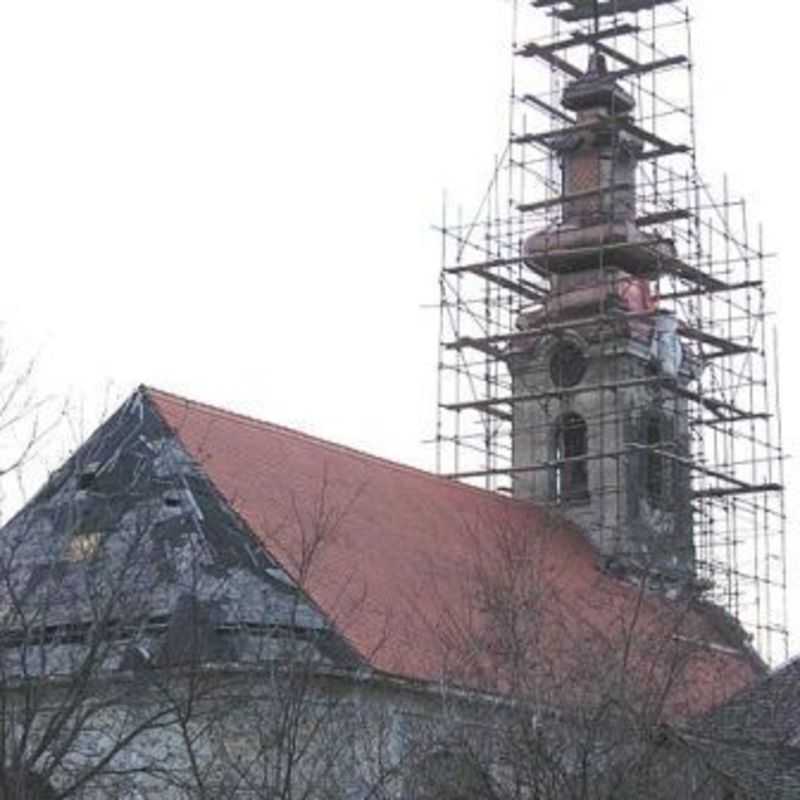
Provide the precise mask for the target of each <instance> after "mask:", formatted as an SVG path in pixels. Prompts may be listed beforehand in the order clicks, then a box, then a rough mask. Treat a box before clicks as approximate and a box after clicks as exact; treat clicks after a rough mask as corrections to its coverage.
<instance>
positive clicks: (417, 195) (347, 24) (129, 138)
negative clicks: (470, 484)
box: [0, 0, 800, 646]
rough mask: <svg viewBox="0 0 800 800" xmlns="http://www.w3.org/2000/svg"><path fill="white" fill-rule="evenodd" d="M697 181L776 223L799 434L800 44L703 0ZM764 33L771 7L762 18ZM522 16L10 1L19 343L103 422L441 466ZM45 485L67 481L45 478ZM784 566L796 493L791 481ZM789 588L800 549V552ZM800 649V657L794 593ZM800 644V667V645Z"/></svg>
mask: <svg viewBox="0 0 800 800" xmlns="http://www.w3.org/2000/svg"><path fill="white" fill-rule="evenodd" d="M694 5H695V9H696V12H697V14H698V18H697V25H696V28H695V55H696V66H697V72H696V80H697V88H698V97H697V106H698V118H699V123H700V156H701V165H703V167H704V169H703V171H704V174H706V175H707V176H710V177H711V178H712V179H717V178H719V176H720V175H721V174H722V172H723V171H725V170H727V171H728V172H729V173H730V178H731V186H732V188H733V189H734V190H736V191H738V192H741V193H743V194H744V195H745V196H746V197H748V199H749V201H750V202H751V203H752V205H751V209H750V210H751V216H752V217H753V218H754V219H763V220H764V222H765V223H766V232H767V245H768V249H771V250H778V251H780V253H781V258H780V260H778V261H775V262H773V263H772V265H771V266H770V279H771V284H770V288H769V291H770V295H771V298H772V305H773V307H774V308H776V310H777V311H778V312H779V316H778V318H777V321H778V324H779V330H780V336H781V342H782V358H781V368H782V400H783V408H784V423H785V426H784V427H785V431H784V432H785V442H784V443H785V445H786V446H787V448H788V449H789V450H790V451H792V450H796V449H797V448H796V445H795V443H796V442H797V440H798V433H799V432H800V414H798V413H797V411H796V409H797V408H798V404H800V374H799V373H800V370H798V365H800V360H798V359H796V358H795V352H796V351H795V347H796V346H797V344H796V343H798V342H800V313H797V312H795V311H794V308H793V301H794V299H795V297H796V295H797V287H798V285H799V283H800V280H799V279H798V277H797V276H796V269H797V267H796V264H797V263H798V262H800V238H799V237H798V236H796V235H795V228H796V226H797V222H796V219H795V216H796V211H795V209H796V207H797V205H798V203H797V200H796V192H797V187H798V186H800V181H798V177H799V176H798V171H799V170H798V158H797V154H796V150H797V147H796V144H795V142H794V139H795V138H796V131H797V99H796V98H797V96H798V91H797V88H798V87H797V83H796V82H797V80H798V78H797V69H796V65H795V63H794V61H793V58H792V57H793V55H794V50H795V48H796V41H795V40H796V36H795V34H794V28H795V26H794V25H793V24H792V23H793V21H792V20H791V19H790V18H789V15H788V14H787V11H786V3H785V0H784V1H783V2H781V0H761V2H760V3H759V4H757V5H756V6H754V5H753V4H749V3H744V2H741V0H734V1H733V2H732V1H731V0H727V2H712V0H696V2H695V4H694ZM753 9H758V10H759V11H758V13H756V12H755V11H754V10H753ZM507 11H508V4H507V2H504V0H403V2H394V3H393V2H377V0H339V2H337V3H329V2H323V1H322V0H312V2H304V3H298V2H287V1H284V2H276V1H275V0H259V1H258V2H256V1H254V0H229V2H220V1H219V0H216V2H211V1H210V0H137V1H136V2H131V1H130V0H128V2H121V0H69V2H65V0H25V2H21V1H19V0H17V1H16V2H9V0H4V1H3V2H0V120H1V121H2V122H1V124H0V321H2V324H3V327H2V329H0V333H2V337H3V339H4V340H5V344H6V347H7V348H8V349H9V351H10V353H11V355H12V357H13V358H14V359H16V360H17V362H18V363H19V362H21V361H23V360H24V359H26V358H29V357H31V356H32V355H36V356H37V357H38V361H39V363H38V370H37V377H36V388H37V390H38V391H39V392H40V393H41V394H43V395H54V396H59V397H61V396H65V395H66V396H69V397H70V398H72V400H73V402H74V403H75V404H80V403H81V402H83V403H84V404H85V408H86V416H87V419H88V420H90V422H88V423H86V424H87V426H88V427H89V428H91V427H92V424H91V420H93V419H95V418H96V415H97V414H99V409H100V407H101V406H102V405H103V403H104V402H105V398H106V396H107V395H108V393H109V390H108V387H109V386H111V387H112V388H111V390H110V393H111V395H112V397H113V402H114V403H116V401H117V400H118V399H120V398H121V397H123V396H124V395H125V394H127V393H128V392H129V391H130V390H131V389H132V388H133V387H135V386H136V385H137V384H139V383H148V384H151V385H155V386H158V387H160V388H163V389H167V390H171V391H174V392H177V393H180V394H185V395H187V396H190V397H194V398H197V399H202V400H205V401H207V402H211V403H215V404H219V405H222V406H227V407H230V408H232V409H235V410H238V411H241V412H244V413H249V414H253V415H255V416H258V417H262V418H265V419H268V420H271V421H275V422H279V423H282V424H286V425H290V426H294V427H298V428H301V429H303V430H305V431H308V432H310V433H314V434H317V435H320V436H323V437H327V438H331V439H333V440H336V441H340V442H343V443H347V444H350V445H352V446H355V447H360V448H363V449H366V450H368V451H371V452H374V453H377V454H380V455H384V456H387V457H390V458H393V459H396V460H399V461H405V462H408V463H412V464H416V465H419V466H423V467H431V466H432V464H433V451H432V449H431V448H425V447H423V445H422V444H421V440H422V439H423V438H426V437H428V436H429V435H430V434H431V433H432V431H433V422H434V414H435V380H436V369H435V366H436V340H437V317H436V312H435V311H424V310H422V308H421V306H422V305H423V304H426V303H435V302H436V300H437V274H438V268H439V241H438V239H437V237H436V235H435V234H434V233H432V232H431V231H430V225H431V224H434V223H436V222H437V221H438V219H439V214H440V205H441V196H442V190H443V189H444V188H447V189H448V193H449V195H450V197H451V198H454V199H460V200H462V201H463V202H464V205H465V208H468V209H469V208H470V207H471V206H473V205H474V202H475V200H476V198H477V197H478V195H479V193H480V192H481V191H482V189H483V188H484V186H485V183H486V181H487V179H488V176H489V174H490V170H491V167H492V159H493V156H494V154H495V153H497V152H499V151H500V150H501V149H502V147H503V144H504V140H505V136H506V133H507V130H506V118H505V113H506V107H507V102H506V98H507V95H508V76H509V57H508V32H509V31H508V14H507ZM50 458H51V460H52V456H51V457H50ZM788 477H789V481H790V484H789V494H788V498H789V511H790V525H789V536H790V541H792V540H793V538H794V535H795V532H796V530H797V524H798V522H800V494H798V491H799V490H800V471H799V470H797V469H795V468H792V467H791V466H790V469H789V475H788ZM790 554H791V555H792V560H790V565H789V566H790V583H791V582H792V581H796V578H795V575H796V570H794V569H793V568H792V567H793V564H796V563H797V556H798V554H800V548H798V547H796V546H794V545H793V542H792V547H791V549H790ZM792 600H793V604H794V605H795V606H796V609H795V615H794V627H795V629H797V630H798V631H800V592H796V593H795V594H793V595H792ZM797 645H798V646H800V638H798V641H797Z"/></svg>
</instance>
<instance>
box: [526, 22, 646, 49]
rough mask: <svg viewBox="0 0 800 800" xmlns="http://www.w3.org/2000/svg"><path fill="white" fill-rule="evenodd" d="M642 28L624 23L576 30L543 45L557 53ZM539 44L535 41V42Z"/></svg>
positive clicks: (624, 34)
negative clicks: (601, 28)
mask: <svg viewBox="0 0 800 800" xmlns="http://www.w3.org/2000/svg"><path fill="white" fill-rule="evenodd" d="M640 30H641V28H639V27H638V26H637V25H629V24H628V23H623V24H622V25H614V26H612V27H610V28H604V29H603V30H600V31H597V32H596V33H583V32H580V31H575V32H574V33H573V34H572V35H571V36H570V37H569V38H568V39H561V40H560V41H557V42H553V43H552V44H548V45H543V46H542V49H544V50H546V51H547V52H548V53H555V52H556V51H557V50H568V49H569V48H571V47H578V46H581V45H585V44H595V43H597V42H599V41H601V40H603V39H614V38H616V37H617V36H626V35H627V34H629V33H638V32H639V31H640ZM533 44H534V45H535V46H539V45H537V44H536V43H535V42H534V43H533ZM526 47H527V44H525V45H523V46H522V48H521V50H520V53H521V54H522V53H523V52H524V50H525V48H526Z"/></svg>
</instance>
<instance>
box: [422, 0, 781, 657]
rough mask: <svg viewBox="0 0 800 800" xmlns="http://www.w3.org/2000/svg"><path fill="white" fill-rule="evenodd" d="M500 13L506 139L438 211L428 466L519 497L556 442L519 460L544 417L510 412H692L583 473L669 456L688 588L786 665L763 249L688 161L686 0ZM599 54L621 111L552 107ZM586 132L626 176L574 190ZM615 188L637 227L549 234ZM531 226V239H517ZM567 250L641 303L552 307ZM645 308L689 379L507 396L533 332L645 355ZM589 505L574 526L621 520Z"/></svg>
mask: <svg viewBox="0 0 800 800" xmlns="http://www.w3.org/2000/svg"><path fill="white" fill-rule="evenodd" d="M513 15H514V21H513V25H514V30H513V63H514V68H513V75H512V89H511V113H510V119H511V130H510V134H509V138H508V145H507V147H506V150H505V152H504V153H503V155H502V157H500V158H499V159H497V162H496V164H495V170H494V175H493V179H492V181H491V183H490V186H489V187H488V190H487V191H486V194H485V196H484V198H483V202H482V203H481V205H480V208H479V209H478V210H477V212H476V213H475V214H474V215H473V216H471V217H470V218H468V219H465V218H459V219H456V220H453V219H452V217H451V215H450V214H449V212H448V210H447V209H445V210H444V212H443V219H442V222H441V226H440V230H441V234H442V254H443V255H442V257H443V262H442V270H441V276H440V313H441V322H440V331H441V337H440V355H439V398H438V400H439V414H438V419H437V431H436V444H437V469H438V471H439V472H440V474H443V475H447V476H450V477H452V478H454V479H458V480H462V481H466V482H469V483H472V484H474V485H478V486H482V487H484V488H486V489H490V490H494V491H498V492H506V493H513V494H517V495H519V494H520V491H519V487H518V484H517V481H518V480H522V479H524V478H525V476H526V475H528V474H536V473H551V474H552V475H553V476H554V477H553V479H552V480H551V482H550V484H549V485H550V486H556V487H557V485H558V482H559V481H560V480H562V479H563V475H564V473H563V470H564V469H565V466H567V467H568V466H569V464H568V462H569V461H570V456H569V453H567V452H566V451H564V450H559V449H558V446H556V447H555V450H553V449H552V448H542V449H541V450H540V451H539V452H538V454H535V455H536V457H535V458H534V459H533V463H520V461H519V457H515V455H514V449H515V444H514V437H515V435H516V436H519V433H520V430H519V429H520V426H521V425H522V424H525V425H527V426H528V429H527V431H526V433H529V434H530V435H531V436H536V435H537V434H536V431H534V430H533V429H532V428H533V427H534V426H536V425H538V424H541V425H550V424H551V423H550V422H549V421H547V418H546V417H544V418H542V419H543V420H544V421H542V422H536V421H535V420H536V419H538V418H534V417H531V416H528V417H525V422H524V423H523V421H522V420H523V417H522V416H521V415H520V413H519V409H520V408H521V407H523V406H524V405H525V404H528V405H530V404H531V403H535V404H539V405H541V406H542V407H543V408H544V407H546V406H547V404H548V403H551V402H559V401H563V400H564V399H565V398H566V397H568V396H570V395H580V394H587V393H594V396H599V393H602V396H603V398H605V399H604V400H603V402H602V403H600V404H598V403H595V404H594V405H593V406H592V408H593V412H592V416H591V418H588V419H585V424H586V425H587V426H588V427H589V428H597V427H603V428H604V429H611V428H614V427H616V428H617V429H619V430H620V431H622V429H623V428H624V427H625V425H626V420H627V419H628V418H629V416H630V413H631V410H630V408H629V407H627V406H626V407H623V404H622V400H620V399H619V398H622V397H623V391H622V390H623V389H629V388H631V387H635V388H637V389H641V390H642V391H643V392H646V393H647V396H648V397H649V398H651V400H650V402H652V398H653V397H655V398H657V402H658V403H659V404H660V406H661V407H662V408H663V409H665V410H667V411H669V412H670V413H675V414H679V413H680V414H684V415H688V423H687V425H688V427H687V430H688V434H687V443H686V447H685V448H684V449H683V450H676V449H675V448H668V447H665V446H664V444H663V442H662V441H661V439H658V438H656V439H653V440H649V439H647V437H646V436H645V437H644V439H642V438H641V437H638V438H637V437H636V436H630V435H627V434H626V433H625V432H624V431H622V432H621V433H620V435H619V436H618V437H617V439H616V440H615V441H617V442H618V443H619V444H618V446H615V447H613V448H612V447H602V446H597V447H595V449H594V450H592V449H591V448H590V449H589V451H588V452H587V453H585V454H583V455H582V456H581V460H582V461H584V462H586V461H588V460H597V461H600V462H602V463H603V464H604V465H605V466H604V469H603V471H602V472H600V471H597V472H596V473H595V474H597V475H603V476H605V477H604V478H603V482H602V485H598V484H597V482H596V483H595V485H592V486H591V492H592V494H593V496H594V497H599V496H601V495H604V494H605V495H614V494H617V493H619V492H620V491H621V488H620V487H621V486H623V485H624V483H625V475H626V474H629V472H626V471H629V470H630V464H631V460H632V459H634V458H636V455H637V453H638V452H641V451H642V450H644V451H646V452H649V453H655V454H656V455H658V456H659V457H660V458H661V459H662V461H667V462H671V463H674V464H675V465H677V468H679V469H680V470H682V473H685V475H686V486H687V492H686V493H684V494H683V495H682V496H681V497H680V498H677V497H676V498H674V502H681V503H684V504H685V505H686V507H687V509H689V515H690V518H691V531H692V540H693V553H692V559H693V564H694V571H695V573H696V577H697V581H698V584H703V585H705V586H706V596H707V597H708V598H709V599H711V600H713V601H714V602H716V603H718V604H720V605H722V606H723V607H724V608H726V609H727V610H728V611H729V612H730V613H731V614H733V615H734V616H736V617H737V618H738V619H739V620H740V621H741V622H742V624H743V625H744V626H745V628H746V629H747V630H748V631H749V632H751V633H752V635H753V637H754V642H753V643H754V646H755V647H756V649H757V650H758V651H759V652H760V653H761V654H762V656H763V657H764V658H765V659H766V660H767V661H768V662H770V663H775V662H778V661H781V660H783V659H784V658H786V657H787V655H788V652H787V650H788V635H787V610H786V598H785V595H786V558H785V555H786V545H785V511H784V495H783V488H782V487H783V464H784V456H783V451H782V447H781V428H780V407H779V402H778V396H777V394H776V391H775V390H774V388H772V387H774V386H776V385H777V382H776V375H775V370H776V369H777V364H776V362H774V361H773V358H774V355H773V354H774V352H775V348H774V342H773V333H772V328H771V325H770V315H769V312H768V310H767V306H766V297H765V273H766V272H767V264H768V262H769V254H768V253H766V252H765V249H764V244H763V238H762V233H761V229H760V228H757V229H755V232H754V229H753V227H752V225H751V223H750V221H749V219H748V215H747V207H746V204H745V202H744V200H742V199H739V198H734V197H733V196H731V194H730V192H729V189H728V186H727V181H726V183H725V185H724V186H723V187H722V191H721V193H720V195H715V194H713V193H712V190H711V188H710V187H709V186H708V185H707V184H706V183H705V182H704V181H703V180H702V178H701V177H700V175H699V172H698V167H697V160H696V149H695V117H694V108H693V84H692V70H693V65H694V62H693V56H692V50H691V22H692V20H691V15H690V10H689V8H688V2H687V1H686V0H602V1H599V2H595V0H533V2H532V3H529V2H526V3H519V4H517V3H516V2H515V6H514V12H513ZM598 56H599V57H602V59H603V69H604V70H607V71H604V72H603V74H602V79H603V80H604V81H607V82H608V81H610V82H613V83H614V84H615V85H617V86H619V87H621V89H622V90H623V92H624V93H626V96H628V97H630V98H631V99H632V100H633V101H635V108H633V109H631V110H629V109H628V108H627V107H626V108H624V109H622V111H623V112H624V113H616V112H615V111H613V110H612V112H610V113H608V114H605V115H600V116H599V117H598V116H594V117H590V118H586V115H583V114H581V113H580V112H579V113H575V112H574V110H570V109H569V108H568V107H565V104H564V103H563V97H564V92H565V90H566V89H567V88H568V87H569V86H570V84H574V83H575V82H576V81H580V80H581V78H582V77H584V76H585V75H586V70H587V63H589V62H590V58H597V57H598ZM606 65H607V66H606ZM598 130H602V131H603V132H604V135H605V136H611V137H612V138H613V140H614V141H615V142H616V141H623V140H628V141H635V143H636V148H637V150H636V154H635V162H636V164H635V180H631V181H629V182H626V181H625V180H624V179H623V178H624V176H622V178H620V177H618V170H617V169H616V166H617V165H616V164H612V165H611V166H610V168H609V170H608V175H610V176H611V177H610V178H609V180H608V182H606V183H602V182H600V183H598V184H597V185H590V186H588V188H587V187H586V186H582V187H581V186H578V187H577V188H576V187H575V186H571V187H570V186H568V185H567V181H566V180H565V179H563V177H562V166H563V158H564V155H563V154H564V147H565V145H564V144H563V143H564V142H565V141H567V140H571V139H575V137H582V136H585V135H587V134H592V133H595V132H597V131H598ZM611 152H612V153H616V149H612V151H611ZM612 157H616V156H612ZM620 157H621V156H620ZM619 175H622V173H621V172H619ZM626 192H627V193H630V192H633V193H635V209H634V211H633V214H634V216H633V217H632V223H633V224H634V225H635V229H636V231H638V232H639V233H637V234H636V237H634V239H633V240H626V239H625V237H621V238H620V237H618V238H616V239H614V237H611V238H609V239H608V240H607V241H606V240H604V241H603V242H602V244H600V245H598V244H597V243H593V244H591V245H585V244H581V242H580V241H579V237H578V238H573V239H569V240H568V239H566V238H564V237H560V236H559V235H557V234H555V233H552V232H553V231H558V230H559V225H561V224H563V221H564V219H565V216H567V214H568V213H571V211H570V210H571V209H572V210H573V211H574V209H576V208H581V209H585V208H593V209H595V211H596V210H597V209H598V208H606V207H613V206H614V204H615V203H617V204H619V203H621V202H623V200H621V199H620V198H624V197H625V196H626ZM542 232H545V233H544V234H543V233H542ZM537 235H538V236H539V241H540V242H543V243H544V244H540V245H537V247H538V249H536V250H535V252H534V251H533V250H532V249H531V247H530V246H528V248H527V249H526V242H530V241H531V240H532V237H533V238H536V237H537ZM645 262H646V264H647V269H646V271H645V270H639V268H638V267H637V266H636V265H637V264H641V263H645ZM564 264H570V265H576V264H578V265H582V266H581V268H582V269H590V268H591V269H592V270H595V271H596V272H597V274H606V273H608V274H609V275H610V274H611V273H612V272H613V271H615V270H616V273H615V274H617V273H619V270H620V265H623V266H622V268H623V269H624V270H629V271H631V272H634V273H636V272H637V270H639V274H638V276H637V277H638V278H639V279H641V280H644V281H645V282H646V283H647V290H648V291H650V292H651V293H652V298H653V300H652V302H650V304H649V305H648V303H647V302H645V303H644V304H640V305H639V306H635V307H631V306H630V305H626V304H625V302H621V303H618V304H616V305H615V304H613V303H612V304H609V302H608V298H607V297H606V296H603V297H602V299H598V302H597V306H596V307H595V308H594V309H593V310H592V312H591V313H590V314H583V315H582V316H578V317H573V318H570V317H569V315H568V314H567V315H566V316H565V313H564V312H563V309H561V310H560V311H559V312H558V313H554V311H553V309H554V302H555V301H554V275H555V274H556V273H558V272H562V273H563V272H564V270H565V269H566V268H565V267H564V266H563V265H564ZM630 265H632V266H630ZM610 280H611V279H610ZM613 280H618V278H614V279H613ZM612 282H613V281H612ZM556 305H557V304H556ZM658 316H668V317H671V318H674V319H675V320H677V334H678V336H679V340H680V345H681V349H682V353H683V356H684V359H685V361H686V362H687V363H691V364H692V365H694V366H693V373H692V376H691V378H690V379H689V378H687V379H686V380H685V381H676V380H674V379H673V378H671V377H670V376H667V375H665V374H663V373H662V372H660V371H658V370H655V369H654V370H652V371H651V372H650V373H646V374H639V373H636V374H634V373H632V372H630V370H626V369H625V368H624V367H622V366H621V367H620V368H619V369H618V371H617V372H616V373H608V372H606V373H605V377H604V378H603V380H602V382H601V383H600V384H598V383H591V382H588V383H586V384H585V385H584V383H582V382H580V381H578V382H575V384H574V385H569V384H570V383H572V382H569V381H565V382H561V383H560V385H559V382H556V385H554V384H552V382H550V383H548V382H547V381H543V382H542V383H540V384H536V385H533V386H532V387H529V389H527V390H523V391H521V390H520V383H519V381H515V379H514V376H513V371H514V366H513V362H514V359H515V358H518V357H520V353H524V352H526V348H533V347H535V346H536V342H537V341H541V340H542V339H543V337H547V339H548V341H553V340H558V339H559V338H560V337H562V336H563V335H564V334H566V333H567V332H570V334H571V335H576V336H577V337H578V338H580V337H581V335H582V333H581V332H582V330H585V331H591V332H592V334H591V335H592V336H594V337H595V339H597V337H598V336H599V337H600V338H602V339H603V341H605V342H612V341H616V339H615V337H617V339H619V338H620V337H621V338H622V339H625V340H626V341H630V340H632V339H638V340H641V342H643V344H642V346H643V347H644V348H645V350H646V348H648V347H651V339H652V336H653V330H654V324H655V319H656V318H657V317H658ZM521 320H527V321H528V322H527V323H526V324H522V323H521ZM598 331H599V332H600V333H598ZM588 335H589V334H588V333H587V336H588ZM605 346H606V348H608V347H609V346H610V345H605ZM626 346H627V345H626ZM643 352H644V351H643ZM609 363H611V361H610V362H609ZM614 363H616V362H614ZM619 363H620V364H622V363H623V362H622V361H619ZM626 402H629V401H626ZM544 436H545V437H549V436H552V432H551V431H549V430H548V431H547V432H545V434H544ZM603 441H612V438H609V437H606V439H603ZM658 474H659V476H661V477H663V475H662V474H661V473H658ZM535 499H537V500H540V501H541V500H543V499H548V498H544V497H542V496H541V493H540V495H537V496H536V497H535ZM549 501H550V502H553V503H557V504H559V505H563V504H564V503H565V497H564V495H563V493H562V492H560V490H558V488H556V489H554V490H552V491H550V493H549ZM619 505H620V506H621V505H623V504H622V503H620V504H619ZM620 513H622V512H620ZM601 516H602V518H599V517H598V518H597V519H588V518H586V517H584V518H583V519H584V524H586V525H589V526H591V525H596V526H606V527H613V526H615V525H619V524H622V523H621V521H620V520H619V519H616V520H615V519H614V518H613V516H609V515H608V514H603V515H601Z"/></svg>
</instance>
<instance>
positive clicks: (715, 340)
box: [678, 325, 758, 358]
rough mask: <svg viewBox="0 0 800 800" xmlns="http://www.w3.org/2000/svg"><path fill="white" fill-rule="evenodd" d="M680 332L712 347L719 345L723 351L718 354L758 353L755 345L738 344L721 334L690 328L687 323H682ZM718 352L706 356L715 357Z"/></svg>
mask: <svg viewBox="0 0 800 800" xmlns="http://www.w3.org/2000/svg"><path fill="white" fill-rule="evenodd" d="M678 333H680V334H681V336H685V337H686V338H687V339H691V340H692V341H695V342H700V343H701V344H707V345H709V346H710V347H717V348H719V350H720V351H721V352H720V353H719V354H718V355H726V356H729V355H732V356H736V355H744V354H745V353H757V352H758V349H757V348H755V347H746V346H745V345H741V344H736V343H735V342H732V341H730V340H729V339H723V338H721V337H720V336H714V335H713V334H710V333H706V332H705V331H701V330H698V329H697V328H690V327H688V326H686V325H681V327H680V329H679V330H678ZM715 355H717V354H710V355H706V356H705V358H713V357H714V356H715Z"/></svg>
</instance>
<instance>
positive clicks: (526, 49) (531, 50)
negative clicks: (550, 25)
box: [517, 42, 583, 78]
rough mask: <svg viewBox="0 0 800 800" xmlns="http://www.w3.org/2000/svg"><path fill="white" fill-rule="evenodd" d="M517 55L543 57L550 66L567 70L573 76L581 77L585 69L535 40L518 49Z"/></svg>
mask: <svg viewBox="0 0 800 800" xmlns="http://www.w3.org/2000/svg"><path fill="white" fill-rule="evenodd" d="M517 55H518V56H522V57H523V58H532V57H536V58H541V59H542V61H546V62H547V63H548V64H550V66H552V67H555V68H556V69H560V70H561V71H562V72H566V73H567V75H569V76H570V77H572V78H580V77H581V76H582V75H583V70H581V69H578V67H575V66H573V65H572V64H570V63H569V61H567V60H566V59H563V58H561V57H560V56H557V55H556V54H555V53H551V52H550V51H549V50H548V49H547V48H546V47H542V46H540V45H538V44H534V43H533V42H528V43H527V44H526V45H524V46H523V47H522V48H521V49H520V50H517Z"/></svg>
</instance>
